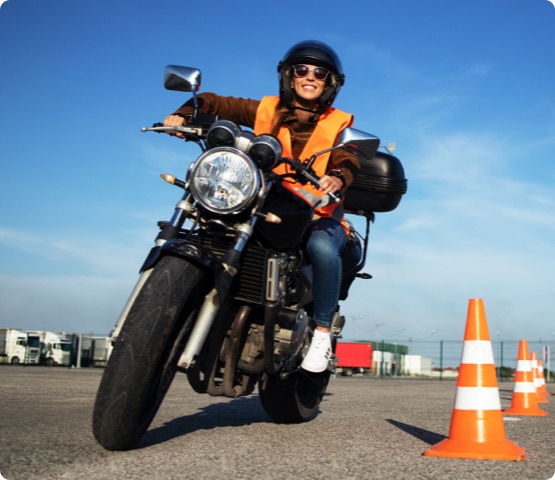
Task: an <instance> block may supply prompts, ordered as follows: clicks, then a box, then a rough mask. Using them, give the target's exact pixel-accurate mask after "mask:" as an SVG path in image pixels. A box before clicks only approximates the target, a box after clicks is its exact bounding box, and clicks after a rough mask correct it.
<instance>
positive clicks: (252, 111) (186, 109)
mask: <svg viewBox="0 0 555 480" xmlns="http://www.w3.org/2000/svg"><path fill="white" fill-rule="evenodd" d="M197 98H198V101H199V111H200V113H204V114H215V115H219V116H220V117H221V118H225V119H227V120H231V121H232V122H235V123H238V124H239V125H242V126H244V127H248V128H254V120H255V118H256V110H257V108H258V104H259V103H260V101H259V100H251V99H248V98H238V97H222V96H219V95H216V94H215V93H201V94H199V95H198V97H197ZM192 114H193V100H192V99H191V100H189V101H187V102H186V103H185V104H183V105H182V106H181V107H179V108H178V109H177V110H176V111H175V112H174V115H180V116H182V117H185V118H187V117H189V116H191V115H192Z"/></svg>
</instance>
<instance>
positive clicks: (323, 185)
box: [320, 175, 343, 193]
mask: <svg viewBox="0 0 555 480" xmlns="http://www.w3.org/2000/svg"><path fill="white" fill-rule="evenodd" d="M342 188H343V181H342V180H341V178H339V177H332V176H329V175H324V176H323V177H322V178H320V190H321V191H322V192H325V193H335V192H338V191H339V190H341V189H342Z"/></svg>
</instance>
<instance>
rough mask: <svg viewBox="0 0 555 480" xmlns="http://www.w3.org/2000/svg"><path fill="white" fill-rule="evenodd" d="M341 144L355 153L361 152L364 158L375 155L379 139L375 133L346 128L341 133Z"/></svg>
mask: <svg viewBox="0 0 555 480" xmlns="http://www.w3.org/2000/svg"><path fill="white" fill-rule="evenodd" d="M341 146H343V147H346V148H348V149H350V150H352V151H354V152H355V153H361V154H362V155H364V156H365V157H366V158H368V159H370V158H372V157H374V155H376V152H377V151H378V148H379V147H380V139H379V138H378V137H376V136H375V135H371V134H369V133H366V132H363V131H361V130H357V129H355V128H346V129H345V130H343V133H342V134H341Z"/></svg>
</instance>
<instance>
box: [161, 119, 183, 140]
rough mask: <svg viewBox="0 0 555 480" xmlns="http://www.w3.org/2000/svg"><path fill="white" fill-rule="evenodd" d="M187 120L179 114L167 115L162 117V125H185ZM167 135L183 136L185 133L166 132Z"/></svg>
mask: <svg viewBox="0 0 555 480" xmlns="http://www.w3.org/2000/svg"><path fill="white" fill-rule="evenodd" d="M186 123H187V122H186V121H185V119H184V118H183V117H181V116H180V115H168V116H167V117H166V118H165V119H164V127H181V126H182V125H185V124H186ZM168 134H169V135H174V136H176V137H179V138H185V135H184V134H183V133H180V132H168Z"/></svg>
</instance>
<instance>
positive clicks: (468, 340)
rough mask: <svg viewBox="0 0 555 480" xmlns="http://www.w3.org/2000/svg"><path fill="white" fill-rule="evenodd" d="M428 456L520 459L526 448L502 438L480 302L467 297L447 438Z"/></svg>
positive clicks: (497, 390)
mask: <svg viewBox="0 0 555 480" xmlns="http://www.w3.org/2000/svg"><path fill="white" fill-rule="evenodd" d="M423 455H425V456H428V457H450V458H478V459H489V460H524V459H525V458H526V451H525V450H524V449H523V448H520V447H518V446H517V445H515V444H514V443H513V442H510V441H509V440H507V439H506V438H505V425H504V423H503V416H502V414H501V402H500V400H499V388H498V386H497V378H496V375H495V365H494V362H493V350H492V347H491V339H490V336H489V330H488V324H487V320H486V313H485V310H484V304H483V301H482V300H481V299H471V300H470V301H469V304H468V316H467V319H466V330H465V334H464V345H463V352H462V358H461V365H460V368H459V378H458V380H457V392H456V395H455V405H454V408H453V416H452V417H451V427H450V430H449V438H446V439H445V440H442V441H441V442H439V443H438V444H436V445H434V446H432V447H431V448H429V449H428V450H426V451H425V452H424V453H423Z"/></svg>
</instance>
